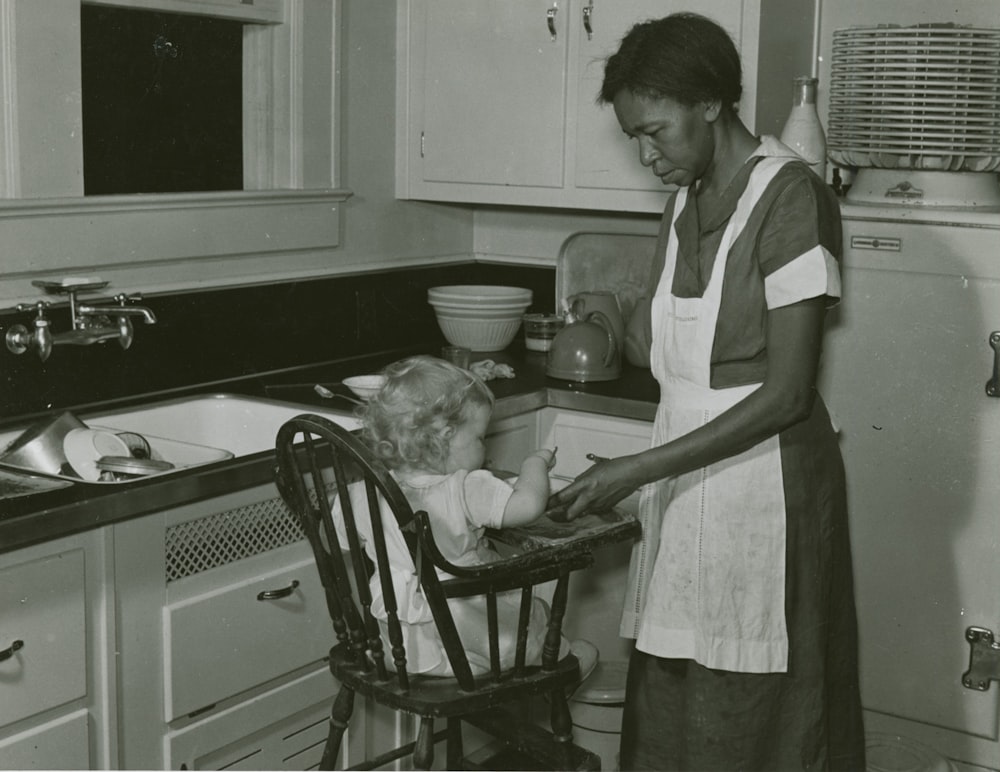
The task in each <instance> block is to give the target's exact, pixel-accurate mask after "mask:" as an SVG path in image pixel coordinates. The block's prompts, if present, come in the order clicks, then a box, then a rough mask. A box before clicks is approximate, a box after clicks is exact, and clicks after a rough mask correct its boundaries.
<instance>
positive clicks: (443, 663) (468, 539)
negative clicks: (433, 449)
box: [334, 470, 568, 676]
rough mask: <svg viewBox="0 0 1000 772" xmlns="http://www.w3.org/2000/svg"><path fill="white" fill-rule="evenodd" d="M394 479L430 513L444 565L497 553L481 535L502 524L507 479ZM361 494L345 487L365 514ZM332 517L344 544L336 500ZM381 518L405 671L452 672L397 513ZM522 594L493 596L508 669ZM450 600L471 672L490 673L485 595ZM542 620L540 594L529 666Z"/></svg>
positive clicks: (376, 598) (381, 609)
mask: <svg viewBox="0 0 1000 772" xmlns="http://www.w3.org/2000/svg"><path fill="white" fill-rule="evenodd" d="M393 476H394V477H395V478H396V480H397V482H398V483H399V487H400V489H401V490H402V492H403V495H404V496H406V499H407V501H408V502H409V503H410V506H411V507H412V509H413V511H414V512H416V511H419V510H425V511H426V512H427V513H428V514H429V515H430V521H431V530H432V531H433V533H434V541H435V543H436V544H437V546H438V549H440V550H441V554H442V555H443V556H444V557H445V558H446V559H447V560H448V561H449V562H450V563H452V564H454V565H457V566H472V565H481V564H483V563H489V562H492V561H494V560H497V559H499V557H500V556H499V555H498V554H497V553H496V552H495V551H494V550H493V549H492V547H491V546H490V544H489V540H488V539H487V538H486V528H500V527H501V526H502V524H503V512H504V508H505V507H506V506H507V501H508V499H509V498H510V496H511V494H512V493H513V491H514V489H513V488H512V487H511V485H510V484H509V483H507V482H505V481H504V480H501V479H499V478H497V477H495V476H494V475H493V474H492V473H490V472H488V471H486V470H475V471H471V472H469V471H466V470H459V471H457V472H453V473H452V474H447V475H440V474H425V473H420V474H404V473H393ZM364 496H365V493H364V488H363V487H362V486H360V485H354V486H351V498H352V501H354V502H355V511H366V505H365V503H364ZM334 522H335V524H336V526H337V535H338V538H339V539H341V545H342V546H346V544H347V541H346V538H345V533H344V530H343V519H342V517H341V515H340V509H339V505H338V504H337V502H334ZM382 523H383V529H384V530H385V537H386V548H387V551H388V555H389V562H390V564H391V566H392V579H393V586H394V588H395V591H396V603H397V605H398V609H399V612H398V613H399V620H400V622H401V624H402V628H403V636H404V639H405V645H406V656H407V661H406V669H407V671H408V672H411V673H422V674H425V675H437V676H450V675H453V671H452V668H451V663H449V662H448V658H447V656H446V655H445V652H444V646H443V644H442V643H441V639H440V637H439V636H438V633H437V628H436V627H435V625H434V619H433V617H432V615H431V610H430V607H429V606H428V605H427V602H426V599H425V598H424V596H423V593H422V591H421V589H420V584H419V582H418V580H417V574H416V570H415V568H414V566H413V561H412V560H411V559H410V553H409V551H408V550H407V548H406V543H405V541H404V540H403V535H402V533H400V531H399V528H398V526H397V525H396V521H395V517H394V516H393V514H392V513H391V512H390V511H389V510H388V508H387V507H385V506H384V505H383V510H382ZM359 531H360V535H361V538H362V541H363V543H364V547H365V552H366V553H367V554H368V556H369V557H370V558H371V559H372V560H373V561H374V559H375V554H374V549H373V548H372V546H371V536H370V529H369V528H368V527H366V526H365V525H363V524H360V523H359ZM438 575H439V576H441V578H442V579H447V578H449V574H447V573H445V572H443V571H440V570H439V571H438ZM369 586H370V588H371V594H372V614H373V615H374V616H375V618H376V619H377V620H378V621H379V624H380V626H381V627H382V639H383V642H384V644H385V645H386V647H388V640H389V639H388V632H387V626H386V624H385V622H386V619H387V614H386V609H385V603H384V600H383V596H382V588H381V586H380V584H379V581H378V577H372V580H371V582H370V583H369ZM520 598H521V594H520V592H519V591H516V590H515V591H510V592H506V593H502V594H501V595H499V596H497V615H498V620H499V629H500V641H499V643H500V666H501V668H508V667H511V666H512V665H513V663H514V655H515V649H516V645H517V619H518V614H519V609H520ZM448 605H449V607H450V608H451V613H452V617H453V618H454V620H455V626H456V627H457V629H458V633H459V637H460V638H461V639H462V644H463V646H464V648H465V651H466V655H467V657H468V659H469V665H470V667H471V668H472V672H473V673H474V674H476V675H479V674H482V673H486V672H489V668H490V649H489V639H488V636H487V631H488V626H487V617H486V599H485V598H484V597H474V598H453V599H451V600H450V601H449V602H448ZM548 619H549V606H548V604H547V603H546V602H545V601H544V600H542V599H540V598H537V597H536V598H533V599H532V608H531V620H530V622H529V626H528V645H527V651H526V657H525V662H526V664H528V665H537V664H540V663H541V655H542V644H543V642H544V639H545V631H546V626H547V624H548ZM560 648H561V649H562V650H561V651H560V654H559V656H560V657H562V656H564V655H565V654H566V652H567V651H568V644H567V642H566V641H565V640H563V641H562V645H561V647H560ZM386 654H387V656H386V662H387V663H388V664H389V665H390V666H391V665H392V663H391V659H392V658H391V656H389V654H388V648H386Z"/></svg>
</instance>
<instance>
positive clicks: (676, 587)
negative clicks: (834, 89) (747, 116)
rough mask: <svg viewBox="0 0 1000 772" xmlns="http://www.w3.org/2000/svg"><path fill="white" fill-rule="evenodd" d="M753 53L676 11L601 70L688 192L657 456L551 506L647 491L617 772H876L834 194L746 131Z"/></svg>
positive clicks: (638, 137)
mask: <svg viewBox="0 0 1000 772" xmlns="http://www.w3.org/2000/svg"><path fill="white" fill-rule="evenodd" d="M740 84H741V68H740V62H739V56H738V54H737V52H736V49H735V47H734V45H733V43H732V41H731V40H730V39H729V37H728V35H727V34H726V33H725V31H723V30H722V29H721V28H720V27H718V26H717V25H716V24H715V23H713V22H711V21H709V20H707V19H705V18H703V17H701V16H698V15H695V14H689V13H681V14H674V15H671V16H668V17H666V18H664V19H660V20H655V21H650V22H645V23H642V24H639V25H637V26H635V27H633V28H632V30H631V31H630V32H629V33H628V35H626V37H625V38H624V39H623V40H622V43H621V46H620V48H619V50H618V52H617V53H615V54H614V55H613V56H611V57H610V58H609V59H608V61H607V64H606V68H605V75H604V81H603V85H602V89H601V94H600V100H601V101H602V102H604V103H611V104H612V105H613V106H614V110H615V115H616V116H617V118H618V122H619V123H620V124H621V127H622V129H623V130H624V132H625V133H626V134H627V135H628V136H629V137H631V138H632V139H633V140H635V141H636V143H637V144H638V148H639V160H640V162H641V163H642V164H643V165H644V166H647V167H651V168H652V170H653V173H654V174H656V175H657V176H658V177H659V178H660V179H661V180H663V182H664V183H666V184H672V185H677V186H678V187H679V190H678V191H677V193H676V194H675V195H674V196H673V197H672V198H671V200H670V201H669V202H668V204H667V207H666V211H665V213H664V216H663V221H662V225H661V229H660V236H659V240H658V243H657V249H656V261H655V263H656V264H655V267H654V276H653V283H652V286H655V287H656V292H655V295H654V297H653V299H652V310H651V318H652V326H651V330H650V337H651V351H650V361H651V369H652V371H653V374H654V376H655V377H656V379H657V381H658V382H659V383H660V389H661V400H660V404H659V406H658V409H657V414H656V421H655V423H654V428H653V443H652V447H651V448H650V449H649V450H647V451H644V452H642V453H639V454H636V455H633V456H626V457H621V458H616V459H611V460H608V461H603V462H601V463H598V464H596V465H595V466H594V467H592V468H591V469H589V470H588V471H587V472H586V473H585V474H583V475H581V476H580V477H579V478H577V480H576V481H574V482H573V483H572V484H571V485H570V486H568V487H567V488H565V489H564V490H563V491H561V492H560V493H559V494H557V495H556V496H554V497H553V502H552V503H553V504H558V505H562V506H567V505H568V512H569V516H570V517H573V516H576V515H577V514H579V513H580V512H581V511H583V510H584V509H588V508H603V507H607V506H610V505H613V504H614V503H616V502H618V501H619V500H621V499H622V498H623V497H625V496H626V495H628V494H629V493H631V492H632V491H634V490H636V489H638V488H640V487H642V495H641V504H640V517H641V520H642V525H643V539H642V542H641V543H640V544H638V545H637V546H636V549H635V551H634V553H633V557H632V564H631V568H630V571H629V587H628V591H627V595H626V599H625V609H624V613H623V618H622V635H624V636H627V637H632V638H635V639H636V650H635V654H634V655H633V657H632V660H631V662H630V664H629V675H628V687H627V696H626V702H625V714H624V722H623V725H624V728H623V731H622V754H621V763H622V768H623V769H658V770H663V769H678V770H699V771H700V770H709V769H719V770H737V769H739V770H749V769H782V770H784V769H844V770H861V769H864V744H863V730H862V725H861V708H860V701H859V696H858V679H857V657H856V648H857V647H856V629H855V610H854V598H853V589H852V578H851V562H850V546H849V543H848V536H847V513H846V504H845V492H844V479H843V464H842V461H841V458H840V452H839V449H838V446H837V437H836V433H835V431H834V429H833V428H832V427H831V424H830V419H829V416H828V415H827V412H826V408H825V407H824V405H823V402H822V400H821V399H820V397H819V396H818V395H817V393H816V388H815V383H816V373H817V369H818V364H819V359H820V348H821V338H822V332H823V322H824V315H825V311H826V309H827V307H829V306H830V305H832V304H834V303H835V302H837V299H838V298H839V296H840V280H839V269H838V264H837V260H836V258H837V257H839V254H840V247H841V243H840V241H841V230H840V218H839V210H838V206H837V201H836V199H835V197H834V196H833V195H832V193H831V192H830V191H829V190H828V188H827V187H826V185H825V184H824V182H823V180H820V179H819V178H818V177H816V176H815V175H814V174H813V173H812V172H811V171H810V170H809V168H808V167H807V166H806V165H805V164H804V163H803V162H802V161H801V160H798V159H797V156H795V155H794V153H793V152H792V151H791V150H789V149H788V148H787V147H785V146H783V145H782V144H781V143H779V142H778V141H777V140H775V139H774V138H773V137H763V138H757V137H754V136H753V135H752V134H751V133H750V131H748V130H747V128H746V127H745V126H744V125H743V123H742V122H741V121H740V119H739V117H738V116H737V114H736V112H735V109H734V105H736V103H737V102H738V101H739V98H740V93H741V85H740Z"/></svg>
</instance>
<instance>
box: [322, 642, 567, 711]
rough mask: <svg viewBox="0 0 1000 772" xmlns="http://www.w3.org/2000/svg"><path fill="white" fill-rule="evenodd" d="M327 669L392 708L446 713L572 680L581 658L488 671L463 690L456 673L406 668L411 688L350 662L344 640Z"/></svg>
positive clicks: (483, 706)
mask: <svg viewBox="0 0 1000 772" xmlns="http://www.w3.org/2000/svg"><path fill="white" fill-rule="evenodd" d="M330 672H331V673H332V674H333V677H334V678H336V679H337V680H338V681H339V682H340V683H342V684H344V685H346V686H348V687H349V688H351V689H353V690H354V691H356V692H358V693H359V694H364V695H368V696H371V697H374V698H375V700H376V701H377V702H379V703H382V704H386V705H389V706H391V707H393V708H394V709H396V710H404V711H406V712H408V713H414V714H416V715H419V716H430V717H433V718H447V717H449V716H459V715H463V714H466V713H469V712H475V711H481V710H486V709H487V708H490V707H493V706H494V705H497V704H498V703H502V702H504V701H506V700H516V699H519V698H521V697H524V696H528V695H536V694H546V693H550V692H552V691H553V690H554V689H563V688H566V687H568V686H572V685H575V684H576V683H577V682H578V681H579V679H580V664H579V661H578V660H577V658H576V657H575V656H574V655H572V654H567V655H566V656H565V657H563V658H562V659H561V660H559V661H558V662H557V663H556V668H555V670H549V671H546V670H543V669H542V667H541V666H540V665H536V666H532V667H526V668H524V672H523V674H522V675H520V676H515V675H513V674H512V673H511V672H510V671H506V672H504V673H503V674H502V676H501V680H500V681H495V680H493V678H492V676H491V675H490V674H489V673H487V674H484V675H481V676H476V677H475V678H474V679H473V681H474V688H473V689H472V690H471V691H462V690H461V689H460V688H459V687H458V685H457V684H456V682H455V679H454V678H448V677H438V676H421V675H414V674H412V673H410V674H409V682H410V688H409V689H408V690H406V691H404V690H403V689H402V688H400V686H399V682H398V680H397V679H396V675H395V674H394V673H390V674H389V678H388V680H386V681H377V680H375V679H374V678H373V676H372V673H371V672H367V673H366V672H363V671H362V670H360V669H359V668H358V667H357V666H356V665H355V664H354V659H353V656H352V654H351V652H350V650H349V649H348V648H347V646H346V645H345V644H338V645H337V646H334V647H333V648H332V649H330Z"/></svg>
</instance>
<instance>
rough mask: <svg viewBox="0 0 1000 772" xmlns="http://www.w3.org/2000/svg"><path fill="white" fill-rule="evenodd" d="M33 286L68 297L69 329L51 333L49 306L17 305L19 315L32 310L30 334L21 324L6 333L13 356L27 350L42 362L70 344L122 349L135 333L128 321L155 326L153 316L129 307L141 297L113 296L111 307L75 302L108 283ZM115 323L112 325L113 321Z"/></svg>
mask: <svg viewBox="0 0 1000 772" xmlns="http://www.w3.org/2000/svg"><path fill="white" fill-rule="evenodd" d="M35 284H36V286H41V287H44V288H45V289H47V290H49V291H55V292H61V293H63V294H67V295H69V308H70V320H71V323H72V326H71V329H69V330H66V331H65V332H57V333H53V332H52V331H51V329H50V324H49V319H48V318H47V317H46V313H47V311H48V309H49V305H50V304H49V303H48V301H45V300H39V301H37V302H35V303H32V304H27V305H25V304H22V303H19V304H18V305H17V310H18V311H28V310H35V311H36V316H35V319H34V320H33V325H32V326H33V328H34V329H33V330H28V328H27V327H25V326H24V325H23V324H15V325H12V326H11V327H10V329H8V330H7V334H6V343H7V348H8V350H10V351H11V352H13V353H15V354H23V353H24V352H25V351H27V350H28V349H29V348H31V349H34V350H35V351H37V352H38V356H39V357H40V358H41V360H42V361H43V362H44V361H45V360H46V359H48V358H49V355H50V354H51V353H52V347H53V346H59V345H63V344H71V345H75V346H90V345H92V344H94V343H99V342H101V341H105V340H111V339H117V340H118V343H119V344H120V345H121V347H122V348H123V349H127V348H128V347H129V346H131V345H132V340H133V338H134V337H135V331H134V329H133V327H132V320H131V318H130V317H133V316H141V317H142V319H143V321H144V322H145V323H146V324H156V315H155V314H154V313H153V312H152V311H151V310H150V309H149V308H146V307H145V306H138V305H128V304H129V303H132V302H133V301H138V300H142V295H140V294H134V295H126V294H124V293H121V294H118V295H115V296H114V297H113V298H112V300H113V301H114V304H111V305H88V304H85V303H80V302H79V301H78V300H77V293H78V292H80V291H82V290H84V289H97V288H101V287H104V286H106V285H107V282H97V283H88V284H85V285H76V284H66V285H64V284H60V283H57V282H35ZM112 320H114V321H112Z"/></svg>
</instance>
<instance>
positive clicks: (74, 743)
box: [0, 708, 93, 769]
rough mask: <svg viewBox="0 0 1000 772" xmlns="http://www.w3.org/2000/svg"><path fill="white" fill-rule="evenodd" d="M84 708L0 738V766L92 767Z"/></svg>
mask: <svg viewBox="0 0 1000 772" xmlns="http://www.w3.org/2000/svg"><path fill="white" fill-rule="evenodd" d="M88 724H89V722H88V714H87V711H86V709H84V708H81V709H80V710H76V711H73V712H72V713H69V714H68V715H65V716H60V717H59V718H57V719H54V720H52V721H49V722H48V723H45V724H42V725H41V726H36V727H34V728H32V729H28V730H26V731H24V732H21V733H19V734H16V735H14V736H13V737H8V738H7V739H5V740H0V769H92V768H93V767H91V764H90V740H89V731H88V728H89V727H88Z"/></svg>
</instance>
